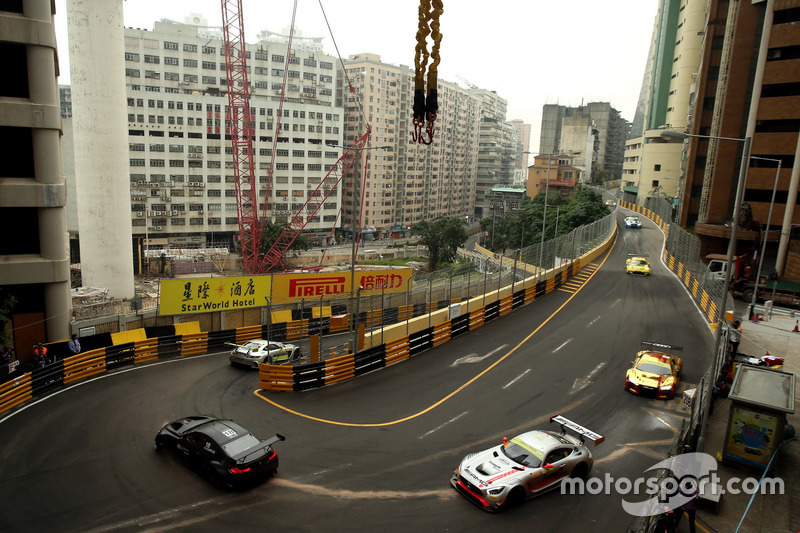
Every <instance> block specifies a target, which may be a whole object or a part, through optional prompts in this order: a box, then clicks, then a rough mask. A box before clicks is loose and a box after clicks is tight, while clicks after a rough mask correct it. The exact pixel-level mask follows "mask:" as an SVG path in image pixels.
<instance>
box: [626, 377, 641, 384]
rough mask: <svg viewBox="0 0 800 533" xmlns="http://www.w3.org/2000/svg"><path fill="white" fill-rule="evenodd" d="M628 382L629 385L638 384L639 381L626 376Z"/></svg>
mask: <svg viewBox="0 0 800 533" xmlns="http://www.w3.org/2000/svg"><path fill="white" fill-rule="evenodd" d="M628 383H630V384H631V385H638V384H639V382H638V381H636V380H635V379H633V378H628Z"/></svg>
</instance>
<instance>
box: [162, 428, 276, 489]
mask: <svg viewBox="0 0 800 533" xmlns="http://www.w3.org/2000/svg"><path fill="white" fill-rule="evenodd" d="M282 440H286V438H285V437H284V436H283V435H278V434H276V435H275V436H274V437H272V438H271V439H267V440H261V439H259V438H257V437H256V436H255V435H253V434H252V433H250V432H249V431H248V430H246V429H245V428H243V427H242V426H240V425H239V424H237V423H236V422H234V421H233V420H225V419H220V418H214V417H211V416H187V417H186V418H181V419H180V420H176V421H175V422H171V423H169V424H167V425H166V426H164V427H163V428H161V431H159V432H158V435H156V441H155V449H156V451H161V450H162V449H163V448H164V447H167V446H168V447H171V448H175V449H176V450H177V451H178V452H179V453H180V454H181V455H182V456H184V457H185V458H186V459H187V460H188V462H189V463H191V464H192V465H193V466H195V467H197V468H198V469H199V470H200V472H201V473H202V474H203V476H205V477H206V478H207V479H208V480H209V481H210V482H211V483H212V484H214V485H216V486H218V487H228V488H233V487H236V486H241V485H246V484H252V483H256V482H258V481H262V480H263V479H265V478H268V477H270V476H272V475H274V474H275V472H276V471H277V470H278V454H277V453H276V452H275V450H273V449H272V445H273V444H275V443H276V442H278V441H282Z"/></svg>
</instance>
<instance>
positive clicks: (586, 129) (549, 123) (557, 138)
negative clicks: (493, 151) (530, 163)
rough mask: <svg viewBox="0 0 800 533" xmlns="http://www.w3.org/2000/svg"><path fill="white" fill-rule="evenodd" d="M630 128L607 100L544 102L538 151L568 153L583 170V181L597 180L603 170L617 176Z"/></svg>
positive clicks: (619, 171) (620, 172)
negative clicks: (570, 103) (569, 104)
mask: <svg viewBox="0 0 800 533" xmlns="http://www.w3.org/2000/svg"><path fill="white" fill-rule="evenodd" d="M629 131H630V122H628V121H627V120H625V119H624V118H622V116H621V115H620V113H619V111H617V110H616V109H614V108H613V107H611V104H610V103H608V102H591V103H588V104H586V105H581V106H578V107H567V106H562V105H557V104H545V105H544V106H543V108H542V131H541V135H540V137H539V153H540V154H551V155H556V154H565V155H569V156H571V157H572V158H573V165H574V166H575V167H577V168H579V169H581V171H582V172H581V174H582V175H581V177H580V181H581V182H583V183H589V182H595V181H597V179H598V176H599V173H600V172H602V171H607V173H608V174H609V178H610V179H619V177H620V176H621V175H622V162H623V158H624V154H625V139H627V137H628V132H629Z"/></svg>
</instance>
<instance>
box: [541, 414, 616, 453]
mask: <svg viewBox="0 0 800 533" xmlns="http://www.w3.org/2000/svg"><path fill="white" fill-rule="evenodd" d="M550 422H551V423H553V422H555V423H557V424H561V433H562V434H563V433H566V432H567V429H571V430H572V431H574V432H575V433H577V434H578V437H579V438H580V439H581V443H582V442H583V439H584V437H585V438H587V439H589V440H590V441H592V442H593V443H594V445H595V446H597V445H598V444H600V443H601V442H603V441H604V440H606V438H605V437H604V436H602V435H600V434H598V433H595V432H594V431H592V430H590V429H586V428H585V427H583V426H581V425H578V424H576V423H575V422H573V421H572V420H569V419H568V418H565V417H563V416H561V415H554V416H551V417H550Z"/></svg>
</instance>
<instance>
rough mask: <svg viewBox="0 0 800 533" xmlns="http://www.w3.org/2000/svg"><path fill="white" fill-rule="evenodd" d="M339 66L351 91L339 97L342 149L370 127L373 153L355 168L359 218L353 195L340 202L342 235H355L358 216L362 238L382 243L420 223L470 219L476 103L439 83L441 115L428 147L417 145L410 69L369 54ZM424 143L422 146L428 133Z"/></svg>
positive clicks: (477, 106)
mask: <svg viewBox="0 0 800 533" xmlns="http://www.w3.org/2000/svg"><path fill="white" fill-rule="evenodd" d="M344 64H345V68H346V69H347V79H349V81H350V83H352V84H353V87H354V89H355V92H354V93H350V92H349V91H348V90H344V91H343V95H342V97H343V98H345V102H344V107H345V113H346V123H347V127H346V129H345V140H344V142H345V144H350V143H352V142H353V141H354V140H355V139H357V138H358V137H359V136H360V135H361V134H362V133H363V132H364V131H366V127H367V123H369V125H370V126H371V128H372V137H371V138H372V145H371V147H372V148H373V149H370V150H365V152H366V153H365V155H364V157H363V158H362V160H361V161H360V162H358V163H357V164H356V165H354V167H355V172H356V174H357V175H358V176H359V183H360V181H361V180H362V178H363V182H364V183H363V186H364V187H365V190H364V204H363V211H362V210H361V209H360V206H354V205H353V198H354V196H353V192H352V191H350V192H349V193H348V195H347V197H346V199H345V210H344V225H345V227H346V228H347V227H352V221H353V217H354V216H356V215H357V214H358V213H359V212H360V211H361V223H362V226H363V227H364V231H365V232H366V234H367V235H369V234H370V233H372V234H373V235H374V236H375V237H377V238H383V237H386V236H390V235H393V234H394V235H397V234H399V233H401V232H403V231H405V229H406V228H408V227H409V226H413V225H414V224H416V223H417V222H420V221H422V220H431V219H434V218H436V217H438V216H458V217H465V216H467V215H471V214H472V211H473V206H474V197H475V176H476V172H477V170H476V168H477V160H478V157H477V145H478V132H479V117H480V109H481V106H480V101H479V100H476V99H475V98H473V97H472V96H471V95H470V94H469V92H468V91H466V90H464V89H460V88H459V87H458V85H455V84H452V83H448V82H446V81H442V80H439V83H438V102H439V109H440V111H439V114H438V116H437V118H436V121H435V123H434V125H435V132H434V138H433V142H432V143H431V144H429V145H426V144H420V143H414V142H412V140H411V131H412V130H413V125H412V118H413V113H412V105H413V102H414V98H413V95H414V71H413V69H409V67H407V66H404V65H400V66H397V65H391V64H388V63H383V62H381V59H380V56H379V55H377V54H370V53H363V54H355V55H351V56H349V57H348V58H347V60H346V61H345V62H344ZM423 138H424V139H425V140H427V135H426V134H425V132H423ZM364 164H366V165H367V169H366V172H364V166H363V165H364ZM355 198H360V195H358V196H355ZM367 238H369V237H367Z"/></svg>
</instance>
